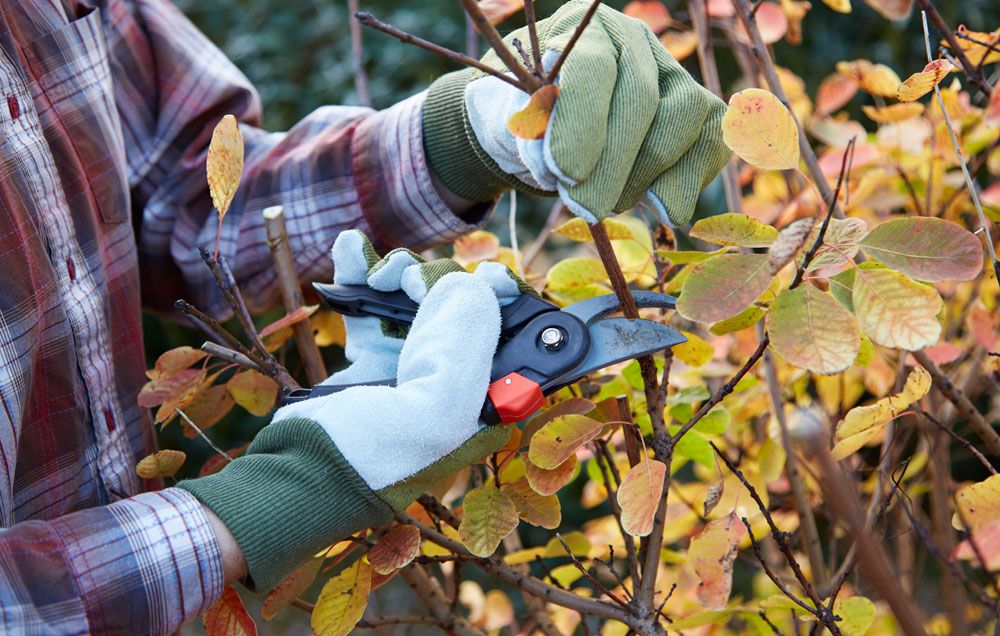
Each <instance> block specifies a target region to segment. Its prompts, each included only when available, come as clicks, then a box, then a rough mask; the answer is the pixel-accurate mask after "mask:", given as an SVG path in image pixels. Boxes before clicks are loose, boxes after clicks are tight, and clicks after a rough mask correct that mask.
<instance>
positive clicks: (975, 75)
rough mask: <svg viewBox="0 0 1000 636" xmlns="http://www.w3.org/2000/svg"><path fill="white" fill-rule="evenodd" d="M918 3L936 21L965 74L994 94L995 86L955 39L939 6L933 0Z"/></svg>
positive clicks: (922, 0) (984, 90)
mask: <svg viewBox="0 0 1000 636" xmlns="http://www.w3.org/2000/svg"><path fill="white" fill-rule="evenodd" d="M917 3H919V4H920V8H921V9H923V13H926V14H927V15H928V16H929V17H930V19H931V22H933V23H934V26H935V28H937V30H938V31H940V32H941V35H942V36H943V37H944V39H945V41H946V42H947V43H948V47H949V48H950V49H951V53H952V55H954V56H955V58H956V59H957V60H958V63H959V65H961V67H962V70H963V71H965V74H966V76H967V77H968V78H969V81H971V82H972V83H973V84H975V85H976V87H977V88H978V89H979V90H981V91H982V92H983V93H984V94H985V95H986V96H987V97H989V96H990V95H992V94H993V87H992V86H990V83H989V82H987V81H986V78H984V77H983V74H982V72H981V71H977V70H976V67H975V66H973V65H972V62H971V61H970V60H969V57H968V56H967V55H966V54H965V51H964V50H963V49H962V46H961V45H960V44H959V43H958V40H956V39H955V34H954V32H953V31H952V29H951V27H950V26H948V23H947V22H945V21H944V18H943V17H941V13H940V12H938V10H937V7H935V6H934V3H933V2H931V0H917ZM924 23H925V24H926V20H925V21H924ZM924 29H925V32H926V27H924ZM927 61H928V62H930V59H928V60H927Z"/></svg>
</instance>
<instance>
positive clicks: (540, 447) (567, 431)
mask: <svg viewBox="0 0 1000 636" xmlns="http://www.w3.org/2000/svg"><path fill="white" fill-rule="evenodd" d="M603 429H604V423H603V422H598V421H597V420H594V419H591V418H589V417H586V416H584V415H563V416H560V417H557V418H555V419H554V420H552V421H551V422H549V423H548V424H546V425H545V426H543V427H542V429H541V430H540V431H538V432H537V433H535V434H534V435H533V436H532V437H531V442H530V443H529V445H528V459H529V460H531V463H532V464H535V465H536V466H538V467H539V468H544V469H546V470H552V469H554V468H558V467H559V465H560V464H562V463H563V462H565V461H566V460H567V459H569V458H570V456H572V455H573V454H574V453H576V449H578V448H580V447H581V446H583V445H584V444H586V443H588V442H590V440H592V439H594V438H595V437H597V436H598V435H600V433H601V431H602V430H603Z"/></svg>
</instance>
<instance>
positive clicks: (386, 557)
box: [368, 525, 420, 575]
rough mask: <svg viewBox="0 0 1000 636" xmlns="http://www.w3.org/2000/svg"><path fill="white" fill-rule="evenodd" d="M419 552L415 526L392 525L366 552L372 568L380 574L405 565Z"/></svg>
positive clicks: (388, 572) (418, 537) (417, 534)
mask: <svg viewBox="0 0 1000 636" xmlns="http://www.w3.org/2000/svg"><path fill="white" fill-rule="evenodd" d="M418 554H420V530H419V529H418V528H417V527H416V526H411V525H399V526H393V528H392V529H391V530H389V532H386V533H385V535H383V536H382V538H381V539H379V540H378V543H376V544H375V547H374V548H372V549H371V550H370V551H369V552H368V562H369V563H371V565H372V569H374V570H375V571H376V572H378V573H379V574H382V575H386V574H390V573H392V572H394V571H396V570H398V569H400V568H402V567H406V565H407V564H408V563H409V562H410V561H412V560H413V558H414V557H416V556H417V555H418Z"/></svg>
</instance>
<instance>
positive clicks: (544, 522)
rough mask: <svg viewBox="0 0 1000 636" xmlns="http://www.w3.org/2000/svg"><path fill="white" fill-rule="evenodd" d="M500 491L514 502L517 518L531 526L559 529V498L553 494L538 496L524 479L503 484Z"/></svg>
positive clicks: (560, 510)
mask: <svg viewBox="0 0 1000 636" xmlns="http://www.w3.org/2000/svg"><path fill="white" fill-rule="evenodd" d="M500 490H501V492H503V493H504V494H505V495H507V496H508V497H509V498H510V500H511V501H513V502H514V507H515V508H517V514H518V516H520V517H521V518H522V519H524V520H525V521H527V522H528V523H530V524H531V525H533V526H540V527H542V528H547V529H549V530H554V529H556V528H558V527H559V522H560V521H561V520H562V507H561V506H560V504H559V497H556V496H555V495H554V494H553V495H541V494H539V493H538V492H536V491H535V490H534V489H533V488H532V487H531V485H530V484H529V483H528V480H527V479H525V478H522V479H519V480H517V481H515V482H512V483H509V484H504V485H502V486H501V487H500Z"/></svg>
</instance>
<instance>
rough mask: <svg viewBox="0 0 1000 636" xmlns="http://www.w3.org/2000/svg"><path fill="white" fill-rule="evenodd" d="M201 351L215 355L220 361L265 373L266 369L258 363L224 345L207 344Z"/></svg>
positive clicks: (203, 345)
mask: <svg viewBox="0 0 1000 636" xmlns="http://www.w3.org/2000/svg"><path fill="white" fill-rule="evenodd" d="M201 350H202V351H204V352H206V353H208V354H209V355H213V356H215V357H216V358H219V359H220V360H225V361H226V362H229V363H231V364H236V365H239V366H241V367H244V368H247V369H253V370H254V371H259V372H260V373H264V367H262V366H260V365H259V364H258V363H257V362H256V361H254V360H251V359H250V358H248V357H247V356H245V355H243V354H242V353H240V352H239V351H233V350H232V349H227V348H226V347H223V346H222V345H219V344H216V343H214V342H206V343H203V344H202V345H201Z"/></svg>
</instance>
